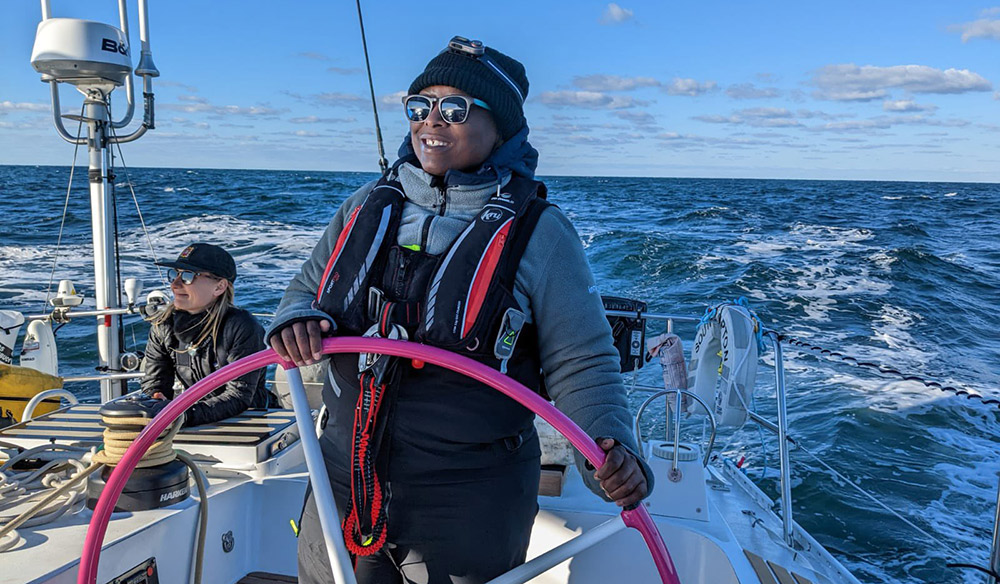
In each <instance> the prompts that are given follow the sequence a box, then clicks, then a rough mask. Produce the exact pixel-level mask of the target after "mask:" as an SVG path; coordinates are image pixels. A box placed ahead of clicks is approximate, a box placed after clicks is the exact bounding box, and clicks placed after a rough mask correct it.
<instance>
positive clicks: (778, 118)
mask: <svg viewBox="0 0 1000 584" xmlns="http://www.w3.org/2000/svg"><path fill="white" fill-rule="evenodd" d="M693 119H695V120H698V121H701V122H706V123H709V124H734V125H741V124H746V125H748V126H753V127H756V128H790V127H796V126H801V125H802V122H799V121H798V120H796V119H795V114H793V113H792V112H790V111H789V110H787V109H785V108H783V107H755V108H750V109H744V110H740V111H738V112H734V113H733V114H732V115H729V116H719V115H708V116H695V117H694V118H693Z"/></svg>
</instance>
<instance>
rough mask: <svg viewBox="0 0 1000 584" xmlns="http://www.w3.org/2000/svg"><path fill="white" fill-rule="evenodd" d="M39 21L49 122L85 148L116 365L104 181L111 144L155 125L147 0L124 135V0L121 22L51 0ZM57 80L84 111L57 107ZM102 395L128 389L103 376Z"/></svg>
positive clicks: (128, 81) (100, 321) (106, 329)
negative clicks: (115, 116) (138, 117)
mask: <svg viewBox="0 0 1000 584" xmlns="http://www.w3.org/2000/svg"><path fill="white" fill-rule="evenodd" d="M41 4H42V21H41V22H40V23H39V25H38V31H37V33H36V35H35V46H34V49H33V50H32V55H31V64H32V66H33V67H34V68H35V70H36V71H38V72H39V73H41V74H42V81H46V82H48V83H49V85H50V87H51V92H52V115H53V122H54V124H55V127H56V130H57V131H58V133H59V135H60V136H61V137H62V138H63V139H64V140H66V141H67V142H70V143H71V144H77V145H83V144H86V145H87V152H88V155H89V164H88V167H89V172H88V174H87V177H88V182H89V185H90V215H91V227H92V234H91V235H92V240H93V246H94V300H95V304H96V312H97V313H98V316H97V353H98V369H99V370H100V371H102V372H104V373H112V374H113V373H116V372H118V371H119V370H120V369H121V355H122V347H121V342H120V340H119V339H120V338H121V333H122V319H121V315H120V312H121V311H120V310H119V309H120V308H121V306H122V301H121V294H120V291H119V289H118V269H117V264H116V262H115V252H116V246H117V241H116V240H115V231H114V225H113V221H114V217H115V209H114V202H113V200H112V198H111V196H110V192H111V191H110V190H109V188H108V187H109V186H113V181H114V180H115V177H114V175H112V174H111V168H112V165H111V155H112V152H111V146H112V145H113V144H115V143H122V142H131V141H133V140H136V139H138V138H139V137H140V136H142V135H143V134H145V133H146V131H147V130H149V129H152V128H154V127H155V126H154V123H153V90H152V79H153V78H154V77H158V76H159V74H160V73H159V71H157V69H156V66H155V65H154V64H153V59H152V53H151V51H150V48H149V22H148V12H147V10H146V0H139V36H140V40H141V57H140V61H139V67H138V68H137V69H136V71H135V74H136V75H140V76H142V79H143V113H144V115H143V122H142V125H140V126H139V127H138V128H137V129H136V130H135V131H134V132H132V133H131V134H127V135H124V136H119V135H117V134H116V133H115V128H124V127H126V126H128V124H129V122H131V121H132V115H133V112H134V110H135V100H134V92H133V81H132V62H131V49H130V43H129V31H128V14H127V10H126V3H125V0H119V1H118V18H119V25H120V28H115V27H114V26H112V25H110V24H105V23H99V22H92V21H84V20H77V19H68V18H59V19H53V18H52V11H51V7H50V6H49V0H41ZM59 83H69V84H71V85H74V86H75V87H76V88H77V90H79V91H80V93H82V94H83V95H84V102H83V115H82V116H81V115H62V111H61V107H60V105H59V87H58V84H59ZM122 85H124V86H125V92H126V102H127V108H126V111H125V115H124V116H123V117H122V119H121V120H112V119H111V115H110V112H111V105H110V104H111V101H110V100H111V92H112V91H114V89H115V88H116V87H121V86H122ZM62 118H67V119H71V120H76V121H79V122H81V123H83V124H86V125H87V137H86V139H83V138H81V137H77V136H72V135H70V134H69V132H67V131H66V128H65V127H64V125H63V121H62ZM100 383H101V401H102V402H104V401H108V400H111V399H114V398H116V397H119V396H121V395H123V394H124V393H125V387H126V381H125V380H123V379H115V378H114V376H108V377H105V378H103V379H101V382H100Z"/></svg>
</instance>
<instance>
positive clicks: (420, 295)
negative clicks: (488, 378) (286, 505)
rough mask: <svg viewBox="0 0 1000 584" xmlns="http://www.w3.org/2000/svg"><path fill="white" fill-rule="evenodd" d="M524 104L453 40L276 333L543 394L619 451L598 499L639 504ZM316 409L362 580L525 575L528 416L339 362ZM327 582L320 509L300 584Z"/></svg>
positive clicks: (412, 371) (379, 364)
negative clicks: (443, 353) (332, 338)
mask: <svg viewBox="0 0 1000 584" xmlns="http://www.w3.org/2000/svg"><path fill="white" fill-rule="evenodd" d="M527 92H528V80H527V77H526V75H525V71H524V67H523V66H522V65H521V64H520V63H519V62H517V61H516V60H514V59H512V58H510V57H508V56H506V55H504V54H502V53H500V52H499V51H496V50H494V49H492V48H488V47H485V46H483V44H482V43H480V42H478V41H468V40H467V39H464V38H462V37H455V38H453V39H452V40H451V42H449V44H448V47H447V48H446V49H445V50H444V51H442V52H441V53H440V54H439V55H437V56H436V57H434V58H433V59H431V61H430V62H429V63H428V65H427V67H426V68H425V69H424V71H423V72H422V73H420V75H419V76H417V78H416V79H415V80H414V81H413V83H412V84H411V85H410V88H409V94H410V95H407V96H406V97H405V98H404V99H403V104H404V111H405V114H406V117H407V119H408V121H409V124H410V128H409V129H410V131H409V134H408V135H407V137H406V138H405V139H404V141H403V144H402V146H401V147H400V150H399V159H398V160H397V161H396V162H395V164H393V165H392V167H391V168H390V169H389V170H388V172H387V173H386V174H385V176H383V177H382V178H381V179H380V180H378V181H376V182H373V183H370V184H367V185H365V186H363V187H361V188H360V189H359V190H358V191H357V192H356V193H355V194H354V195H352V196H351V197H350V198H349V199H348V200H347V201H346V202H345V203H344V204H343V205H342V206H341V207H340V209H339V210H338V212H337V214H336V215H335V216H334V218H333V220H332V221H331V222H330V224H329V226H328V228H327V229H326V232H325V233H324V235H323V237H322V238H321V240H320V241H319V243H318V244H317V245H316V247H315V249H314V250H313V252H312V255H311V257H310V259H309V260H308V261H306V263H305V264H304V265H303V267H302V269H301V271H300V273H299V274H298V275H297V276H296V277H295V278H294V279H293V281H292V282H291V284H290V285H289V287H288V289H287V290H286V292H285V295H284V297H283V299H282V301H281V304H280V306H279V308H278V311H277V316H276V318H275V320H274V322H273V324H272V326H271V328H270V329H269V330H268V333H267V338H268V340H269V342H270V344H271V346H272V347H273V348H274V349H275V350H276V351H277V352H278V354H279V355H281V356H282V357H283V358H286V359H289V360H291V361H293V362H295V363H296V364H297V365H303V364H311V363H314V362H316V361H317V360H319V359H320V357H321V352H320V344H321V338H322V336H323V335H325V334H344V335H362V334H367V335H372V336H381V337H387V338H405V339H410V340H416V341H419V342H423V343H428V344H431V345H435V346H439V347H442V348H445V349H449V350H452V351H455V352H458V353H460V354H464V355H467V356H470V357H473V358H475V359H477V360H479V361H481V362H483V363H486V364H488V365H490V366H493V367H495V368H497V369H499V370H500V371H501V372H504V373H506V374H507V375H509V376H511V377H512V378H514V379H516V380H518V381H520V382H521V383H523V384H524V385H526V386H528V387H530V388H535V389H538V390H539V391H542V390H543V389H544V391H545V392H547V394H548V395H549V396H551V398H552V399H553V400H554V401H555V404H556V406H557V407H558V408H560V409H561V410H562V411H563V412H565V413H566V414H567V415H569V416H570V417H571V418H572V419H573V420H574V421H575V422H576V423H577V424H578V425H580V426H581V427H582V428H583V429H584V430H585V431H586V432H587V433H588V434H589V435H590V436H591V437H593V438H594V439H595V440H597V441H598V444H599V445H600V446H601V448H602V449H604V450H605V451H607V452H608V457H607V461H606V462H605V464H604V465H603V466H601V468H599V469H596V470H595V469H590V470H588V472H583V473H582V474H583V476H584V477H586V479H585V480H587V481H588V483H589V486H590V487H591V489H592V490H594V491H595V492H597V493H598V494H601V495H602V496H604V497H605V498H608V499H610V500H613V501H615V502H616V503H617V504H618V505H620V506H630V505H635V504H637V503H638V502H639V501H640V500H641V499H642V498H643V497H645V496H646V495H647V494H648V493H649V492H650V490H651V488H652V474H651V472H650V471H649V469H648V467H647V466H646V464H645V462H643V461H642V460H641V458H640V457H637V456H636V451H637V449H636V445H635V442H634V438H633V436H632V434H631V431H630V425H631V416H630V414H629V412H628V410H627V407H626V401H625V393H624V388H623V387H622V381H621V376H620V370H619V357H618V353H617V351H616V350H615V348H614V346H613V341H612V335H611V330H610V327H609V325H608V322H607V320H606V319H605V316H604V309H603V306H602V304H601V298H600V296H599V295H598V293H597V292H596V285H595V283H594V278H593V275H592V273H591V271H590V267H589V265H588V263H587V260H586V257H585V255H584V251H583V247H582V245H581V242H580V238H579V236H578V235H577V233H576V231H575V230H574V229H573V227H572V225H571V224H570V222H569V221H568V220H567V219H566V217H565V216H564V215H563V214H562V212H561V211H560V210H559V209H558V208H557V207H555V206H554V205H551V204H549V203H547V202H546V201H545V193H546V191H545V186H544V185H543V184H542V183H540V182H538V181H535V180H533V176H534V169H535V166H536V162H537V158H538V153H537V151H536V150H535V149H534V148H532V146H531V145H530V144H529V143H528V140H527V136H528V126H527V122H526V120H525V118H524V114H523V107H522V106H523V102H524V98H525V97H526V95H527ZM543 379H544V384H543ZM323 397H324V402H325V403H326V405H327V407H328V408H329V410H330V419H329V422H328V423H327V425H326V427H325V430H324V432H323V435H322V438H321V444H322V448H323V453H324V457H325V459H326V464H327V467H328V470H329V472H330V477H331V481H332V482H333V484H334V490H335V493H336V497H337V503H338V508H339V509H341V511H342V513H343V514H344V517H342V518H341V519H342V520H343V522H344V532H345V539H346V541H347V544H348V549H349V550H350V551H351V553H352V555H353V556H354V557H355V559H356V567H355V569H356V573H357V576H358V580H359V582H379V583H382V582H404V581H405V582H427V583H434V582H462V583H469V584H471V583H478V582H485V581H487V580H490V579H491V578H493V577H495V576H497V575H499V574H502V573H504V572H506V571H507V570H509V569H510V568H511V567H513V566H516V565H519V564H521V563H523V562H524V559H525V555H526V552H527V547H528V540H529V536H530V533H531V527H532V522H533V519H534V516H535V513H536V511H537V509H538V504H537V495H538V480H539V452H540V451H539V443H538V436H537V434H536V433H535V430H534V426H533V423H532V422H533V414H531V412H529V411H528V410H527V409H525V408H524V407H522V406H520V405H518V404H516V403H515V402H513V401H511V400H509V399H508V398H506V397H504V396H502V395H501V394H499V393H497V392H494V391H492V390H490V389H489V388H487V387H485V386H483V385H481V384H479V383H478V382H475V381H472V380H470V379H467V378H463V377H460V376H459V375H457V374H455V373H452V372H450V371H447V370H445V369H442V368H439V367H435V366H431V365H425V364H423V363H421V362H419V361H405V362H404V361H402V360H398V359H392V358H388V357H383V356H379V355H362V356H361V358H360V360H359V359H358V358H357V357H353V356H349V355H337V356H334V357H333V358H332V359H331V361H330V367H329V375H328V378H327V380H326V383H325V386H324V388H323ZM578 464H580V465H582V464H583V460H582V458H578ZM329 570H330V568H329V565H328V560H327V557H326V553H325V550H324V548H323V539H322V534H321V531H320V526H319V522H318V520H317V517H316V507H315V503H314V500H313V498H312V497H311V496H310V497H309V498H308V499H307V502H306V505H305V508H304V513H303V518H302V521H301V532H300V536H299V581H300V582H321V581H325V580H326V577H327V575H328V574H329V573H330V571H329Z"/></svg>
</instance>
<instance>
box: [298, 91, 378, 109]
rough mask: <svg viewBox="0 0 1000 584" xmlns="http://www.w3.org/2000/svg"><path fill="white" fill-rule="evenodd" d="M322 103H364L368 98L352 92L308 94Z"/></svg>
mask: <svg viewBox="0 0 1000 584" xmlns="http://www.w3.org/2000/svg"><path fill="white" fill-rule="evenodd" d="M310 97H312V98H313V99H314V100H316V101H318V102H319V103H322V104H323V105H333V106H335V105H345V104H347V105H365V104H367V103H369V100H367V99H365V98H363V97H361V96H360V95H354V94H353V93H340V92H327V93H317V94H315V95H312V96H310Z"/></svg>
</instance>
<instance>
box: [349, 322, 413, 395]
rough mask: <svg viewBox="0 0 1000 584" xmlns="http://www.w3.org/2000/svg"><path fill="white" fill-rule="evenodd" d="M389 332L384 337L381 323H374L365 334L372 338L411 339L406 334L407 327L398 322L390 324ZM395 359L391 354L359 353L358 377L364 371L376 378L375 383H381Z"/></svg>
mask: <svg viewBox="0 0 1000 584" xmlns="http://www.w3.org/2000/svg"><path fill="white" fill-rule="evenodd" d="M389 327H390V328H389V334H388V336H386V337H383V336H382V335H381V334H379V325H378V324H374V325H372V327H371V328H370V329H368V331H367V332H366V333H365V334H364V335H363V336H365V337H372V338H377V339H378V338H386V339H392V340H398V341H406V340H409V335H407V334H406V329H405V328H403V327H401V326H400V325H398V324H391V325H389ZM394 360H395V358H394V357H392V356H390V355H380V354H378V353H361V354H360V355H358V377H359V378H360V376H361V375H362V374H364V373H366V372H367V373H368V374H369V375H371V376H372V377H374V378H375V383H377V384H381V383H382V381H383V380H384V379H385V374H386V371H387V370H388V369H389V365H390V364H391V363H392V362H393V361H394Z"/></svg>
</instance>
